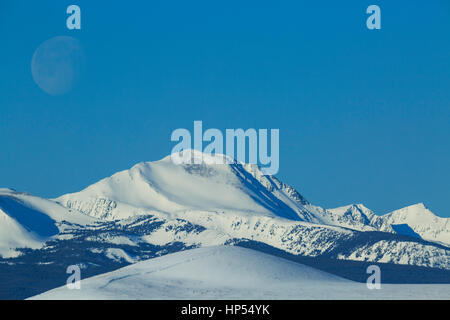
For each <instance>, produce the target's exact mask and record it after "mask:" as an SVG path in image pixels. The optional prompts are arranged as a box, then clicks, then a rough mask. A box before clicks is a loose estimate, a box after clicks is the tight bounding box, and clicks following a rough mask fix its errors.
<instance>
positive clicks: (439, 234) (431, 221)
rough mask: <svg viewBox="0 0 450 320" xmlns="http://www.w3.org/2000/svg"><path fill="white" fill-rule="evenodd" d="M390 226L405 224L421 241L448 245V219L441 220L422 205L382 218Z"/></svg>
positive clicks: (449, 234)
mask: <svg viewBox="0 0 450 320" xmlns="http://www.w3.org/2000/svg"><path fill="white" fill-rule="evenodd" d="M382 218H383V219H384V220H385V221H386V222H387V223H389V224H391V225H398V224H406V225H408V226H409V227H410V228H411V229H412V230H414V232H416V233H418V234H419V235H420V236H421V237H422V238H423V239H426V240H431V241H440V242H443V243H447V244H450V218H441V217H438V216H436V215H435V214H434V213H433V212H431V211H430V210H429V209H428V208H427V207H426V206H425V205H424V204H423V203H417V204H414V205H411V206H408V207H405V208H402V209H398V210H395V211H392V212H390V213H388V214H385V215H384V216H382Z"/></svg>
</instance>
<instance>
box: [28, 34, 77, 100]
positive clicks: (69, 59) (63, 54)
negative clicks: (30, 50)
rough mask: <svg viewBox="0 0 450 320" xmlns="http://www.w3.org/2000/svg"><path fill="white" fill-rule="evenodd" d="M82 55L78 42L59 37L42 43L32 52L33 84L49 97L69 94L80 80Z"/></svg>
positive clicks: (70, 38) (69, 38)
mask: <svg viewBox="0 0 450 320" xmlns="http://www.w3.org/2000/svg"><path fill="white" fill-rule="evenodd" d="M83 65H84V54H83V50H82V47H81V44H80V42H79V41H78V40H77V39H75V38H72V37H67V36H59V37H54V38H51V39H49V40H47V41H45V42H43V43H42V44H41V45H40V46H39V47H38V48H37V49H36V51H35V52H34V54H33V58H32V60H31V73H32V75H33V79H34V82H36V84H37V85H38V86H39V87H40V88H41V89H42V90H43V91H44V92H46V93H48V94H50V95H55V96H56V95H63V94H65V93H67V92H69V91H70V90H71V89H72V88H73V87H74V86H75V84H76V83H77V81H78V80H79V78H80V75H81V72H82V70H83Z"/></svg>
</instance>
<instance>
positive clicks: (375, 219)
mask: <svg viewBox="0 0 450 320" xmlns="http://www.w3.org/2000/svg"><path fill="white" fill-rule="evenodd" d="M327 211H328V212H329V213H330V215H329V218H330V220H331V221H332V222H333V223H335V224H337V225H340V226H345V227H348V228H352V229H356V230H361V231H375V230H378V231H386V232H394V230H393V229H392V228H391V226H390V225H389V224H387V223H385V222H384V221H383V219H382V218H381V217H379V216H377V215H376V214H375V213H373V211H372V210H370V209H369V208H367V207H366V206H364V205H363V204H351V205H347V206H343V207H339V208H334V209H328V210H327Z"/></svg>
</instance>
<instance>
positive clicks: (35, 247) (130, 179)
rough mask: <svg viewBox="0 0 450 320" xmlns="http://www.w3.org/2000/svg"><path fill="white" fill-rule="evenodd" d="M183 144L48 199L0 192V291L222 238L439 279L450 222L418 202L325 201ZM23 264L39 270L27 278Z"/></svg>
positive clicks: (321, 262)
mask: <svg viewBox="0 0 450 320" xmlns="http://www.w3.org/2000/svg"><path fill="white" fill-rule="evenodd" d="M190 152H191V155H192V157H201V158H202V159H203V162H202V163H201V164H184V165H175V164H173V163H172V162H171V159H170V156H169V157H166V158H164V159H162V160H160V161H156V162H145V163H140V164H137V165H136V166H134V167H133V168H131V169H130V170H125V171H122V172H119V173H116V174H114V175H113V176H111V177H108V178H106V179H103V180H101V181H99V182H98V183H95V184H93V185H91V186H89V187H88V188H86V189H84V190H82V191H80V192H77V193H73V194H67V195H63V196H61V197H59V198H57V199H42V198H39V197H36V196H33V195H30V194H26V193H21V192H16V191H13V190H10V189H0V256H1V257H2V258H1V259H0V282H2V283H4V284H5V285H4V286H3V288H2V289H0V297H2V298H25V297H29V296H31V295H35V294H38V293H41V292H43V291H46V290H49V289H52V288H55V287H57V286H60V285H62V284H64V281H65V279H66V278H67V275H66V274H65V268H66V267H67V265H70V264H79V265H81V266H82V268H83V274H84V276H90V275H96V274H99V273H104V272H108V271H112V270H115V269H117V268H120V267H123V266H126V265H129V264H132V263H136V262H138V261H142V260H145V259H150V258H153V257H157V256H162V255H165V254H167V253H170V252H178V251H183V250H187V249H192V248H197V247H209V246H221V245H234V246H245V247H247V248H251V249H253V250H257V251H263V252H266V253H270V254H272V255H277V256H283V257H284V258H287V259H290V260H295V261H297V262H301V263H305V264H309V265H314V266H315V267H316V268H319V269H321V270H324V271H327V272H330V273H334V274H336V275H339V276H342V277H345V278H348V279H352V280H356V281H363V280H364V278H365V277H366V274H365V268H363V266H366V265H367V264H370V263H372V264H373V263H377V264H383V265H384V266H385V269H386V270H390V271H389V272H387V273H386V277H385V279H387V280H386V281H390V282H403V283H423V282H426V283H436V282H438V283H450V224H449V220H450V219H449V218H440V217H438V216H436V215H434V214H433V213H432V212H431V211H430V210H428V209H427V208H426V207H425V206H424V205H423V204H416V205H412V206H409V207H406V208H403V209H400V210H396V211H393V212H391V213H388V214H386V215H383V216H378V215H376V214H374V213H373V212H372V211H371V210H370V209H368V208H366V207H364V206H363V205H362V204H353V205H348V206H344V207H340V208H335V209H324V208H321V207H319V206H315V205H313V204H311V203H310V202H309V201H307V200H306V199H305V198H304V197H303V196H302V195H301V194H300V193H299V192H297V191H296V190H295V189H294V188H292V187H290V186H289V185H287V184H284V183H283V182H281V181H279V180H278V179H276V178H275V177H273V176H264V175H263V174H262V173H261V171H260V169H259V168H258V167H257V166H255V165H248V164H240V163H237V162H233V163H230V164H223V165H218V164H214V161H213V160H214V159H212V158H211V156H209V155H206V154H202V153H200V152H197V151H190ZM300 260H301V261H300ZM405 268H409V269H405ZM30 270H34V272H36V271H38V272H40V274H42V278H41V279H39V280H37V281H36V280H34V282H32V283H31V281H32V280H31V278H30V276H27V274H28V273H29V272H30ZM355 270H357V271H355ZM405 270H407V271H405ZM11 273H12V274H11ZM15 275H16V276H15Z"/></svg>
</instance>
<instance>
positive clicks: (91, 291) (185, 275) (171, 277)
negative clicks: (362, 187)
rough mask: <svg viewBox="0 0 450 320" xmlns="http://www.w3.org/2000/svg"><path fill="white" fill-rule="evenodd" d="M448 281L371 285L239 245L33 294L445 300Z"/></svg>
mask: <svg viewBox="0 0 450 320" xmlns="http://www.w3.org/2000/svg"><path fill="white" fill-rule="evenodd" d="M449 298H450V291H449V286H448V285H442V284H441V285H439V284H434V285H426V284H422V285H410V284H409V285H408V284H395V285H393V284H385V285H382V287H381V289H380V290H376V289H373V290H369V289H368V288H367V286H366V284H365V283H358V282H353V281H350V280H346V279H343V278H340V277H337V276H334V275H332V274H329V273H326V272H322V271H319V270H317V269H314V268H311V267H308V266H305V265H302V264H298V263H295V262H291V261H287V260H284V259H282V258H278V257H274V256H271V255H267V254H264V253H261V252H258V251H255V250H250V249H245V248H239V247H230V246H228V247H226V246H221V247H205V248H199V249H192V250H187V251H183V252H178V253H172V254H169V255H165V256H163V257H159V258H154V259H150V260H147V261H143V262H139V263H136V264H133V265H131V266H128V267H124V268H122V269H119V270H116V271H113V272H110V273H106V274H102V275H99V276H95V277H92V278H89V279H85V280H82V281H81V289H80V290H70V289H68V288H67V287H66V286H62V287H60V288H57V289H54V290H50V291H48V292H45V293H43V294H40V295H37V296H35V297H32V298H31V299H36V300H48V299H67V300H71V299H92V300H96V299H108V300H109V299H137V300H139V299H156V300H159V299H170V300H174V299H195V300H197V299H244V300H245V299H340V300H342V299H449Z"/></svg>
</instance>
